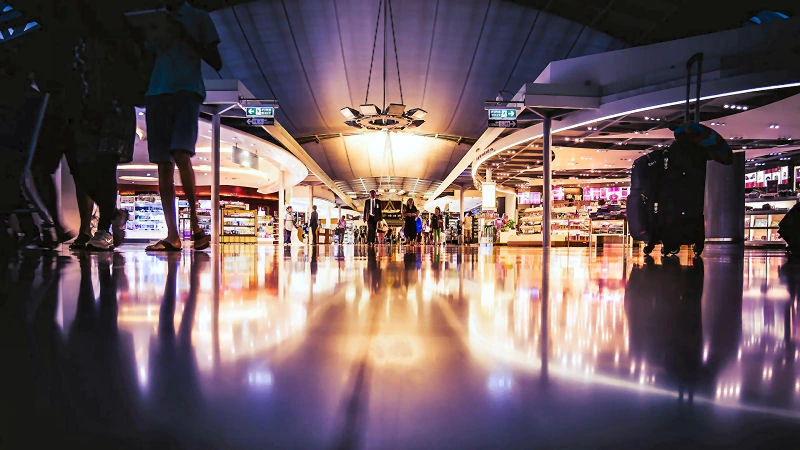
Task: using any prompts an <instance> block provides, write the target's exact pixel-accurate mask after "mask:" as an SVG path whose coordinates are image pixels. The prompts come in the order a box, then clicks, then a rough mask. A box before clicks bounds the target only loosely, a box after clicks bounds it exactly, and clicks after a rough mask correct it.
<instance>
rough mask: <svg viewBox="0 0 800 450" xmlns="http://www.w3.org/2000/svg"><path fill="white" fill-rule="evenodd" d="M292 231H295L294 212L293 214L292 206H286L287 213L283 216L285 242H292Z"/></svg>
mask: <svg viewBox="0 0 800 450" xmlns="http://www.w3.org/2000/svg"><path fill="white" fill-rule="evenodd" d="M292 231H294V214H292V207H291V206H287V207H286V214H285V215H284V216H283V243H284V244H291V243H292Z"/></svg>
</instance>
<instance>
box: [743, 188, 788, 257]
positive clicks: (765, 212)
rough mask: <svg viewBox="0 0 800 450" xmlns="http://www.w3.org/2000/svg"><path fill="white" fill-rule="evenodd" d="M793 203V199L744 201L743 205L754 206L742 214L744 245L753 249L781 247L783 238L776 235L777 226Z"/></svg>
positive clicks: (778, 198) (779, 198)
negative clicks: (768, 206)
mask: <svg viewBox="0 0 800 450" xmlns="http://www.w3.org/2000/svg"><path fill="white" fill-rule="evenodd" d="M767 203H768V204H769V205H770V208H769V209H764V204H767ZM795 203H797V199H796V198H795V197H776V198H766V199H765V198H763V197H762V198H758V199H746V200H745V204H747V205H748V206H749V205H755V206H754V208H753V209H751V210H748V211H745V214H744V238H745V243H746V244H747V245H748V246H755V247H758V246H769V247H772V246H780V245H783V243H784V241H783V238H781V236H780V235H779V234H778V224H779V223H780V221H781V219H783V217H784V216H785V215H786V213H787V212H788V211H789V209H791V207H792V206H794V205H795Z"/></svg>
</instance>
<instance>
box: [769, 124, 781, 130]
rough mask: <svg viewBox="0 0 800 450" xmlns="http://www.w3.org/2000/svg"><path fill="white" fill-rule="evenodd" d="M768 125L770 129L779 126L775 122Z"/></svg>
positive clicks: (775, 128)
mask: <svg viewBox="0 0 800 450" xmlns="http://www.w3.org/2000/svg"><path fill="white" fill-rule="evenodd" d="M769 127H770V129H773V130H777V129H778V128H780V127H781V126H780V125H778V124H777V123H771V124H769Z"/></svg>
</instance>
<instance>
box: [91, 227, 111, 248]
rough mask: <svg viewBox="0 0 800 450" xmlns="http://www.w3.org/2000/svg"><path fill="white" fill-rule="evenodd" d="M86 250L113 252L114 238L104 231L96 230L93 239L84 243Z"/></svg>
mask: <svg viewBox="0 0 800 450" xmlns="http://www.w3.org/2000/svg"><path fill="white" fill-rule="evenodd" d="M86 250H97V251H101V252H107V251H111V250H114V237H113V236H111V233H109V232H108V231H105V230H98V231H97V232H96V233H95V234H94V237H93V238H91V239H89V242H87V243H86Z"/></svg>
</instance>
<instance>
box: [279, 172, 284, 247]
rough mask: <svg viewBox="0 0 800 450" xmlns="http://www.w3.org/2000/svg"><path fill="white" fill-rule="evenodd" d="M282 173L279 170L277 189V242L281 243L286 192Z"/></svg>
mask: <svg viewBox="0 0 800 450" xmlns="http://www.w3.org/2000/svg"><path fill="white" fill-rule="evenodd" d="M284 178H285V176H284V174H283V171H281V175H280V189H279V190H278V243H279V244H283V227H284V224H283V216H284V215H285V214H286V193H285V192H284V182H285V181H284Z"/></svg>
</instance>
